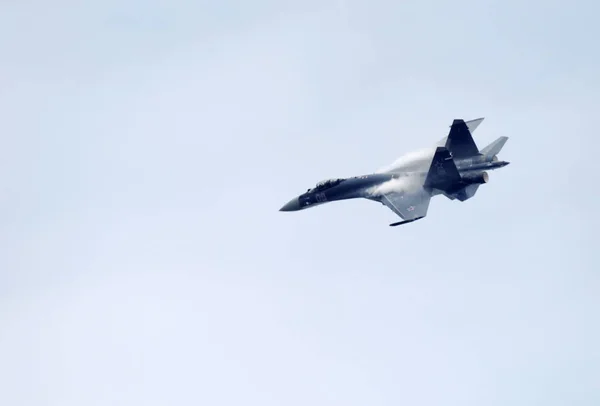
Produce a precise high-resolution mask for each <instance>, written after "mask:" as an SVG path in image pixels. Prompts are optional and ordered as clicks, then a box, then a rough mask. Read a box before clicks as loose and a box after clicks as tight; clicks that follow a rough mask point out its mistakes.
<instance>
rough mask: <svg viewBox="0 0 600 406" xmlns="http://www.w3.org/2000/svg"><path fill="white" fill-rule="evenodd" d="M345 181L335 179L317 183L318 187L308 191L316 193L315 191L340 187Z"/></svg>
mask: <svg viewBox="0 0 600 406" xmlns="http://www.w3.org/2000/svg"><path fill="white" fill-rule="evenodd" d="M344 180H345V179H344V178H335V179H326V180H322V181H320V182H319V183H317V184H316V186H315V187H314V188H313V189H308V191H312V192H315V191H319V190H325V189H329V188H331V187H334V186H336V185H339V184H340V183H342V182H343V181H344Z"/></svg>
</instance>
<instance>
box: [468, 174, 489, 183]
mask: <svg viewBox="0 0 600 406" xmlns="http://www.w3.org/2000/svg"><path fill="white" fill-rule="evenodd" d="M488 180H489V175H488V174H487V172H479V173H469V174H466V175H463V177H462V181H463V182H464V183H468V184H470V185H481V184H484V183H487V182H488Z"/></svg>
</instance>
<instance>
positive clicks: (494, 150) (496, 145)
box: [480, 137, 508, 157]
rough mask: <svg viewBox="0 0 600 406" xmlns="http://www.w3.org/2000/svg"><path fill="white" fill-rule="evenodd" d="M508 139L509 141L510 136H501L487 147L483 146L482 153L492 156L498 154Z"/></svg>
mask: <svg viewBox="0 0 600 406" xmlns="http://www.w3.org/2000/svg"><path fill="white" fill-rule="evenodd" d="M506 141H508V137H500V138H498V139H497V140H496V141H494V142H492V143H491V144H490V145H488V146H487V147H485V148H483V149H482V150H481V151H480V154H482V155H485V156H487V157H492V156H494V155H498V154H499V153H500V151H501V150H502V148H503V147H504V144H506Z"/></svg>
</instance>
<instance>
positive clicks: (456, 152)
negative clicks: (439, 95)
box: [280, 118, 509, 226]
mask: <svg viewBox="0 0 600 406" xmlns="http://www.w3.org/2000/svg"><path fill="white" fill-rule="evenodd" d="M482 121H483V118H478V119H476V120H470V121H466V122H465V121H464V120H460V119H456V120H454V121H453V123H452V125H451V126H450V132H449V134H448V136H447V137H444V138H443V139H442V140H440V141H439V142H438V143H437V145H436V148H435V149H426V150H422V151H417V152H414V153H410V154H407V155H405V156H404V157H401V158H400V159H398V160H397V161H396V162H394V163H393V164H392V165H390V166H388V167H386V168H383V169H380V170H379V171H376V172H374V173H371V174H367V175H362V176H354V177H351V178H337V179H328V180H325V181H321V182H319V183H317V185H316V186H315V187H314V188H312V189H308V190H307V191H306V192H305V193H303V194H301V195H300V196H298V197H295V198H293V199H292V200H290V201H289V202H288V203H286V204H285V205H284V206H283V207H282V208H281V209H280V211H298V210H304V209H308V208H311V207H316V206H319V205H321V204H324V203H328V202H333V201H337V200H346V199H357V198H363V199H369V200H373V201H377V202H380V203H382V204H384V205H385V206H387V207H389V208H390V209H391V210H392V211H393V212H394V213H396V214H397V215H398V216H400V218H402V220H403V221H399V222H396V223H393V224H390V226H397V225H401V224H406V223H410V222H412V221H415V220H419V219H422V218H423V217H425V216H426V215H427V210H428V209H429V202H430V200H431V198H432V197H433V196H436V195H440V194H443V195H444V196H446V197H447V198H449V199H452V200H455V199H458V200H460V201H465V200H467V199H470V198H472V197H473V196H475V193H476V192H477V189H478V188H479V186H480V185H482V184H484V183H487V181H488V173H487V171H490V170H494V169H499V168H502V167H504V166H506V165H508V164H509V163H508V162H506V161H500V160H498V157H497V155H498V153H500V151H501V150H502V148H503V147H504V144H505V143H506V141H507V140H508V137H500V138H498V139H497V140H495V141H494V142H492V143H491V144H489V145H488V146H486V147H485V148H483V149H482V150H481V151H480V150H479V149H478V148H477V145H476V144H475V141H474V140H473V137H472V133H473V132H474V131H475V129H476V128H477V127H478V126H479V124H481V122H482Z"/></svg>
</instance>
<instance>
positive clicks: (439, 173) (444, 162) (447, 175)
mask: <svg viewBox="0 0 600 406" xmlns="http://www.w3.org/2000/svg"><path fill="white" fill-rule="evenodd" d="M459 180H460V173H459V172H458V168H457V167H456V164H455V163H454V160H453V159H452V155H450V151H448V150H447V149H446V148H444V147H437V148H436V150H435V154H434V155H433V158H432V160H431V165H430V167H429V171H428V172H427V177H426V178H425V183H424V186H425V187H428V188H434V189H439V190H447V189H448V188H450V187H451V186H452V185H453V184H454V183H456V182H458V181H459Z"/></svg>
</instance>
